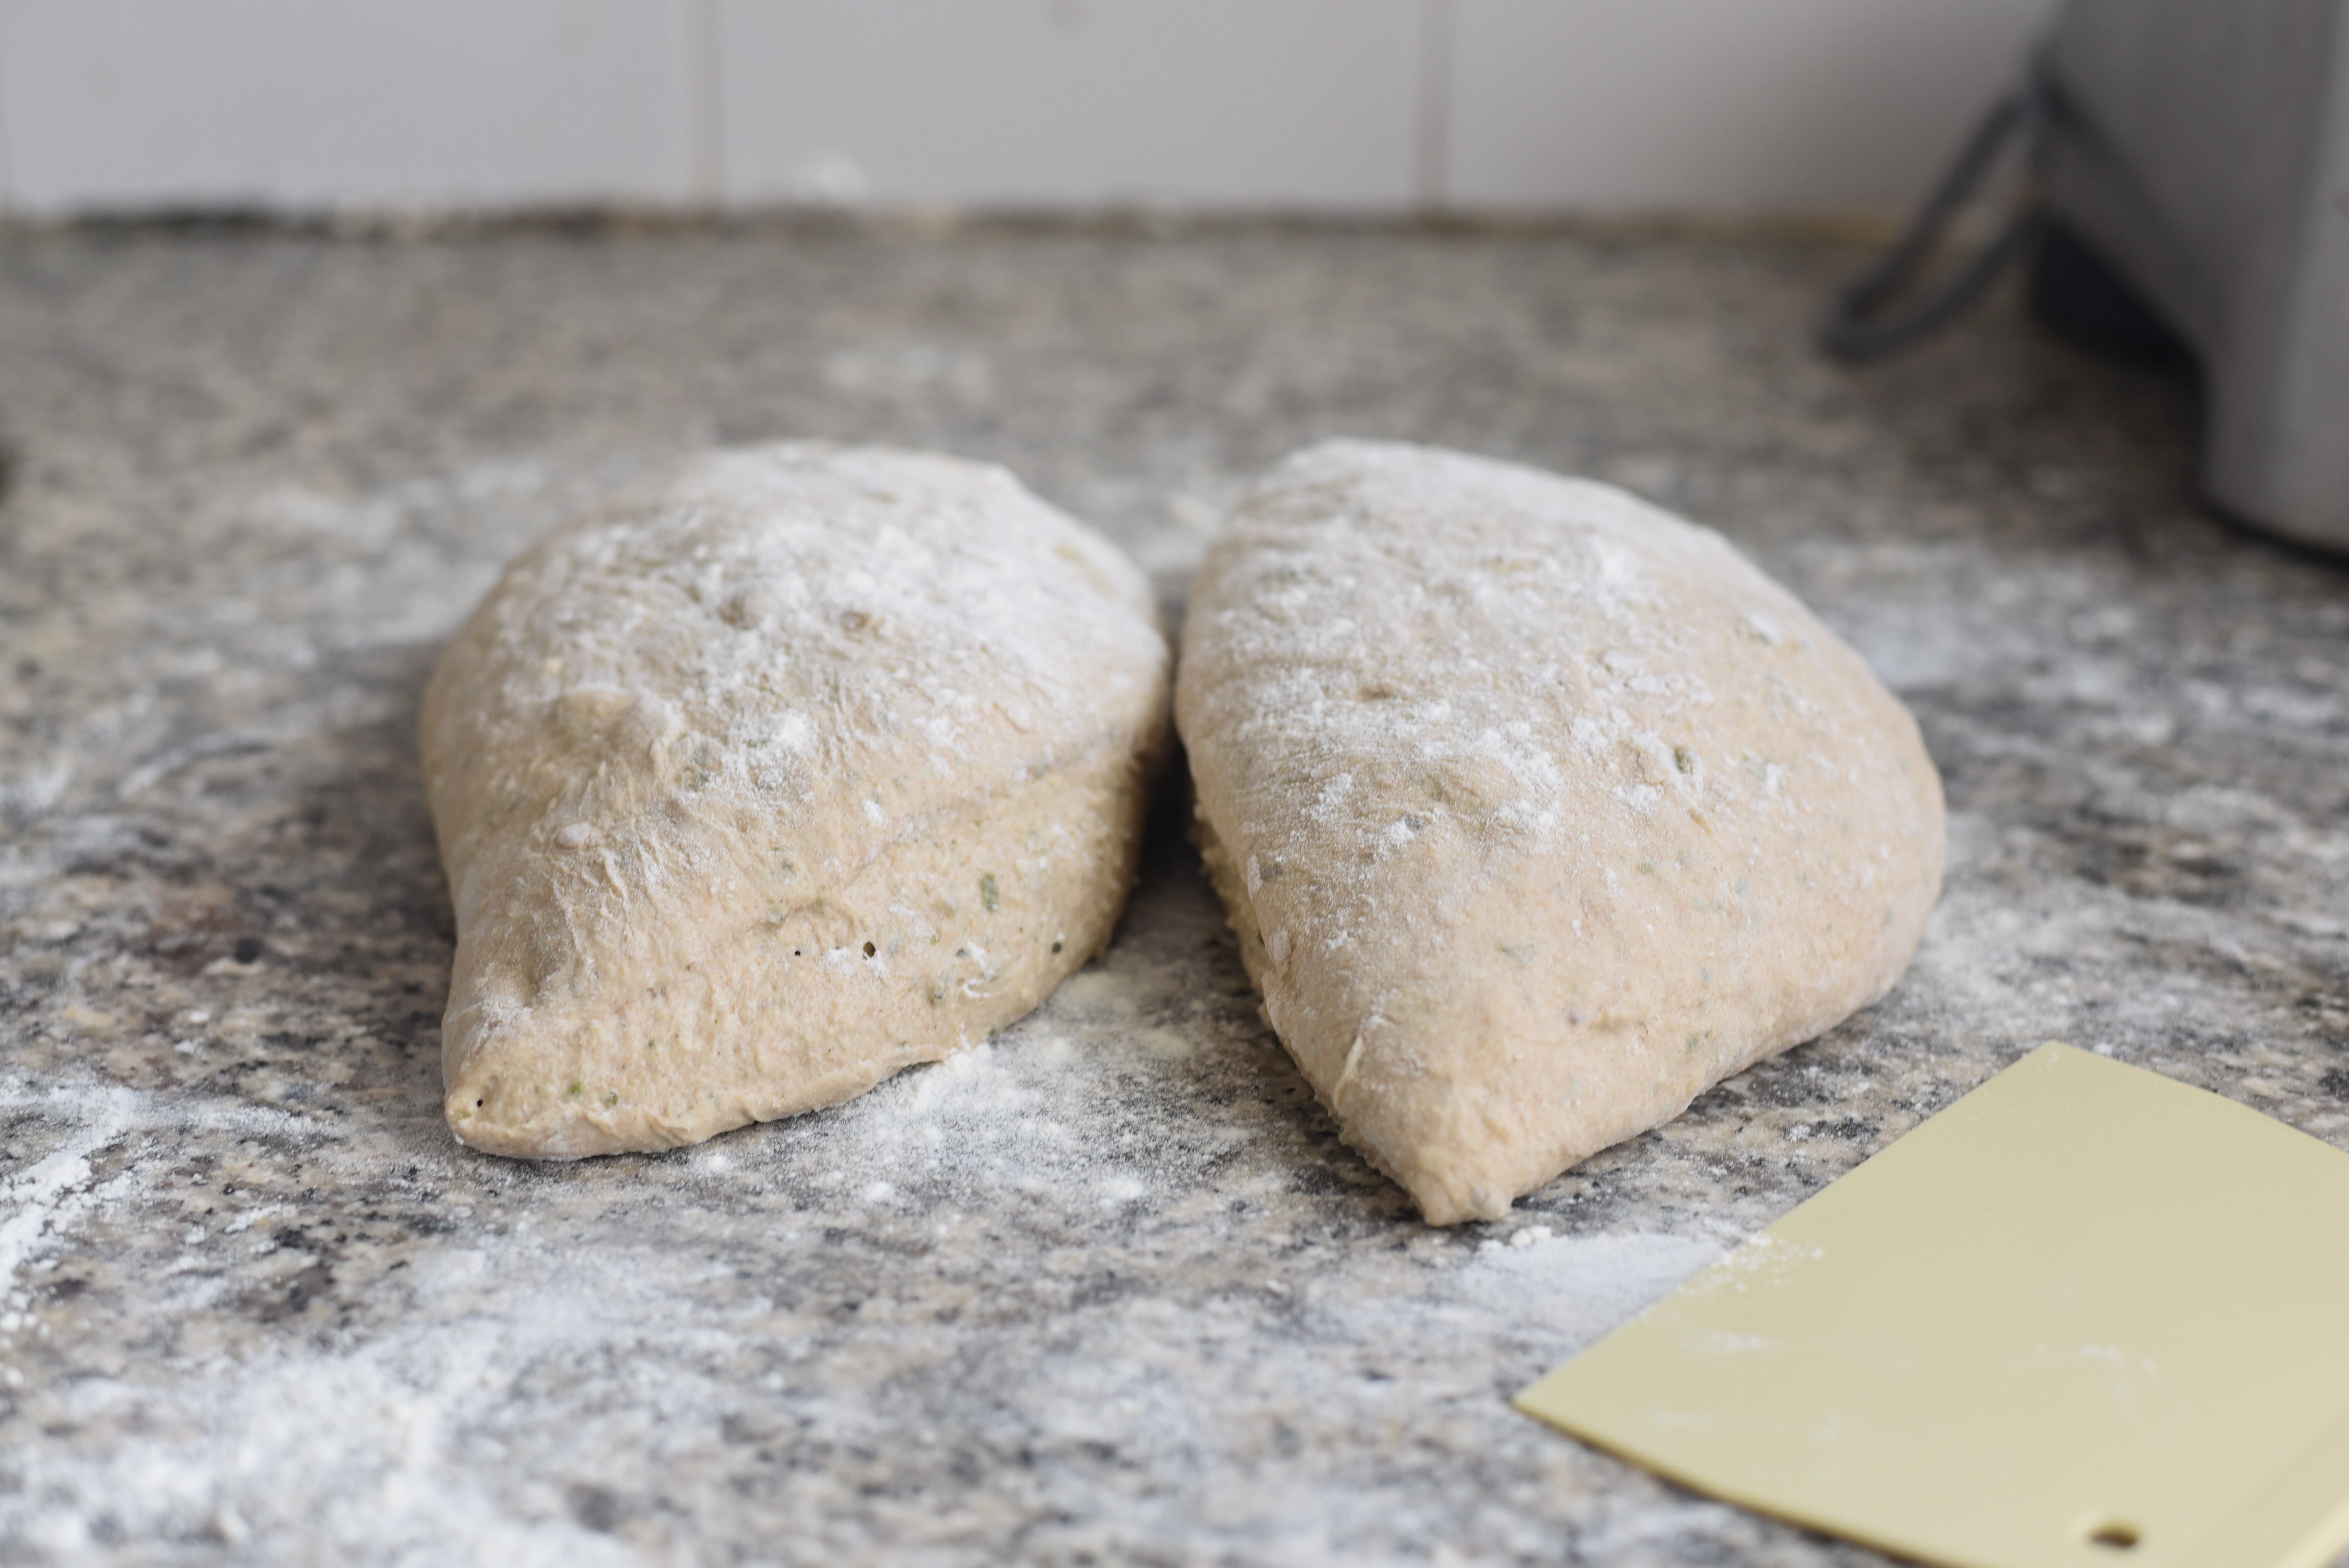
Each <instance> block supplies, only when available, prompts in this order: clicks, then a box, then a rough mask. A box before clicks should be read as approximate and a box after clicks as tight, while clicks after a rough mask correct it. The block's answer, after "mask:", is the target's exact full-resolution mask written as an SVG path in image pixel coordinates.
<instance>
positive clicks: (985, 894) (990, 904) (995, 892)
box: [978, 872, 1003, 914]
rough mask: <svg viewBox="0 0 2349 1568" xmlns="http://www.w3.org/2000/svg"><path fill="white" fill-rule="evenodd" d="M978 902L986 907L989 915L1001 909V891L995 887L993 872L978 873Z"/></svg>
mask: <svg viewBox="0 0 2349 1568" xmlns="http://www.w3.org/2000/svg"><path fill="white" fill-rule="evenodd" d="M978 902H979V903H983V904H985V905H987V912H988V913H989V914H992V913H995V912H996V911H997V910H999V909H1001V908H1002V907H1003V890H1002V889H1001V888H999V887H998V886H996V885H995V873H994V872H979V873H978Z"/></svg>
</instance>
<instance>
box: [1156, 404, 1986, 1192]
mask: <svg viewBox="0 0 2349 1568" xmlns="http://www.w3.org/2000/svg"><path fill="white" fill-rule="evenodd" d="M1175 708H1176V716H1177V723H1178V725H1179V727H1180V728H1181V731H1182V735H1183V738H1184V740H1185V744H1186V745H1187V746H1188V748H1189V749H1190V757H1191V767H1192V770H1193V774H1194V776H1195V782H1196V784H1197V789H1198V817H1199V824H1198V832H1199V837H1200V840H1201V843H1202V848H1203V850H1204V851H1205V854H1206V862H1207V867H1208V871H1209V872H1210V874H1211V875H1212V876H1213V878H1214V879H1215V882H1216V888H1217V889H1218V890H1219V891H1220V892H1221V893H1222V895H1223V898H1224V901H1225V903H1226V906H1227V908H1228V909H1229V911H1230V914H1231V920H1232V924H1233V927H1234V929H1235V930H1236V931H1237V933H1238V934H1239V938H1240V948H1241V953H1242V955H1243V956H1244V958H1245V960H1246V962H1247V969H1248V973H1249V975H1251V976H1252V977H1253V978H1254V980H1255V981H1256V984H1257V988H1258V990H1260V991H1261V992H1262V994H1263V995H1264V1006H1265V1014H1266V1016H1267V1017H1268V1019H1269V1020H1270V1022H1271V1024H1272V1026H1273V1027H1274V1028H1275V1029H1276V1030H1277V1031H1278V1033H1279V1036H1280V1038H1281V1041H1282V1043H1283V1044H1284V1045H1286V1046H1287V1047H1288V1051H1289V1054H1290V1055H1291V1056H1293V1057H1296V1059H1297V1063H1298V1066H1299V1068H1302V1069H1303V1071H1304V1074H1305V1076H1306V1078H1308V1079H1309V1080H1310V1081H1311V1083H1312V1085H1313V1087H1314V1088H1315V1090H1316V1091H1317V1092H1318V1093H1319V1095H1320V1097H1321V1099H1322V1100H1323V1102H1324V1103H1326V1104H1327V1105H1328V1106H1329V1107H1330V1110H1331V1112H1332V1113H1333V1114H1334V1115H1335V1116H1336V1118H1337V1119H1338V1121H1339V1123H1340V1126H1341V1127H1343V1128H1344V1130H1345V1132H1346V1136H1347V1138H1348V1140H1350V1142H1352V1143H1353V1144H1354V1145H1355V1146H1356V1147H1358V1148H1359V1149H1361V1150H1362V1151H1363V1153H1364V1154H1366V1155H1367V1156H1368V1157H1369V1158H1370V1159H1371V1161H1372V1162H1373V1163H1375V1164H1376V1165H1378V1166H1379V1168H1380V1169H1381V1170H1383V1171H1386V1172H1387V1173H1388V1174H1390V1175H1391V1176H1392V1177H1393V1178H1394V1179H1395V1180H1396V1181H1399V1182H1401V1183H1402V1185H1403V1186H1404V1187H1405V1188H1406V1189H1408V1190H1409V1191H1410V1193H1411V1195H1412V1197H1413V1200H1415V1201H1416V1202H1417V1203H1418V1204H1419V1207H1420V1209H1421V1211H1422V1212H1423V1213H1424V1214H1425V1215H1426V1216H1427V1218H1428V1219H1429V1220H1430V1221H1431V1222H1434V1223H1437V1224H1449V1223H1452V1222H1455V1221H1460V1220H1467V1219H1491V1218H1495V1217H1497V1216H1498V1215H1500V1214H1502V1213H1503V1212H1506V1210H1507V1208H1508V1206H1509V1204H1510V1202H1511V1201H1512V1200H1513V1199H1514V1198H1516V1196H1517V1195H1518V1194H1519V1193H1522V1192H1525V1191H1529V1190H1531V1189H1532V1188H1534V1187H1537V1186H1539V1185H1540V1184H1541V1183H1542V1182H1544V1181H1547V1180H1549V1179H1550V1178H1551V1177H1552V1176H1555V1175H1557V1173H1558V1172H1559V1171H1563V1170H1565V1169H1566V1168H1567V1167H1568V1166H1570V1165H1572V1164H1574V1163H1575V1162H1576V1161H1579V1160H1582V1159H1583V1158H1585V1157H1586V1156H1588V1155H1589V1154H1591V1153H1594V1152H1595V1151H1597V1150H1601V1149H1604V1148H1606V1147H1607V1146H1608V1145H1609V1144H1612V1143H1615V1142H1618V1141H1619V1140H1623V1139H1626V1138H1629V1137H1631V1136H1632V1135H1633V1134H1635V1133H1638V1132H1640V1131H1642V1130H1645V1129H1648V1128H1651V1127H1654V1126H1656V1125H1657V1124H1658V1123H1660V1122H1662V1121H1666V1120H1669V1119H1671V1118H1672V1117H1674V1116H1676V1115H1678V1114H1679V1113H1680V1112H1681V1111H1682V1109H1684V1108H1686V1106H1687V1105H1688V1102H1689V1101H1690V1100H1691V1099H1692V1098H1694V1097H1695V1096H1696V1095H1697V1094H1698V1093H1700V1092H1701V1091H1702V1090H1703V1089H1704V1088H1707V1087H1708V1086H1709V1085H1711V1084H1713V1083H1715V1082H1717V1081H1718V1080H1720V1079H1721V1078H1725V1077H1726V1076H1728V1075H1729V1074H1731V1073H1733V1072H1735V1071H1737V1070H1738V1069H1739V1068H1743V1067H1744V1066H1746V1065H1747V1064H1748V1063H1750V1062H1753V1061H1755V1060H1758V1059H1759V1058H1761V1057H1765V1056H1768V1055H1770V1054H1771V1053H1773V1052H1775V1051H1779V1050H1783V1049H1784V1048H1785V1047H1788V1046H1790V1045H1793V1044H1795V1042H1797V1041H1800V1040H1806V1039H1809V1038H1811V1037H1813V1036H1816V1035H1817V1034H1818V1033H1819V1032H1820V1031H1822V1030H1824V1029H1826V1028H1827V1027H1829V1026H1832V1025H1834V1024H1835V1023H1836V1022H1837V1020H1839V1019H1841V1018H1843V1017H1844V1016H1846V1015H1847V1014H1849V1013H1850V1012H1852V1011H1853V1010H1854V1009H1855V1008H1857V1007H1862V1006H1867V1005H1868V1003H1870V1002H1872V1001H1874V1000H1875V999H1876V998H1878V996H1881V995H1883V994H1884V993H1885V992H1886V991H1887V990H1889V988H1890V987H1891V985H1892V984H1893V982H1894V981H1895V980H1896V979H1897V978H1898V977H1899V975H1900V972H1901V970H1902V968H1903V967H1904V966H1905V965H1907V963H1908V961H1909V955H1910V954H1912V953H1913V952H1914V951H1915V949H1916V946H1917V943H1918V940H1919V938H1920V935H1921V934H1923V931H1924V926H1925V918H1926V916H1927V914H1928V913H1930V911H1931V909H1932V906H1933V902H1934V899H1935V898H1936V897H1937V896H1938V894H1939V892H1940V880H1941V858H1942V809H1941V788H1940V778H1939V776H1938V775H1937V774H1936V773H1935V772H1934V769H1933V764H1932V761H1931V759H1930V758H1928V757H1927V756H1926V754H1925V748H1924V746H1923V744H1922V742H1921V741H1920V738H1919V737H1918V733H1917V726H1916V724H1915V722H1914V721H1913V720H1912V719H1911V718H1910V717H1909V714H1908V712H1907V710H1905V709H1904V708H1902V707H1901V706H1900V704H1899V702H1898V701H1897V700H1895V699H1894V698H1893V697H1892V696H1891V695H1890V694H1889V693H1888V692H1887V691H1886V690H1885V689H1884V687H1883V686H1881V685H1879V684H1878V682H1877V680H1876V678H1875V677H1874V676H1872V675H1870V674H1869V672H1868V667H1867V665H1864V664H1863V663H1862V662H1861V661H1860V659H1859V657H1858V656H1857V655H1855V654H1854V653H1853V652H1852V651H1851V650H1850V649H1849V648H1848V647H1846V646H1845V645H1843V644H1842V643H1840V642H1838V641H1837V639H1836V637H1835V636H1834V634H1831V633H1830V632H1828V631H1827V629H1826V627H1825V626H1823V625H1821V624H1819V622H1818V621H1817V620H1816V618H1814V617H1813V616H1812V615H1811V614H1810V613H1809V612H1808V611H1807V610H1806V609H1805V608H1804V607H1803V606H1802V604H1801V603H1798V602H1797V601H1796V600H1795V598H1794V597H1793V596H1792V595H1791V594H1789V593H1786V592H1785V590H1784V589H1782V588H1780V587H1778V586H1777V584H1775V583H1772V582H1771V581H1770V580H1769V579H1768V578H1766V577H1764V575H1763V574H1762V573H1760V572H1759V571H1757V570H1755V569H1754V566H1753V565H1752V564H1751V563H1750V562H1747V561H1746V560H1745V559H1744V557H1743V556H1741V555H1739V554H1738V553H1737V552H1736V551H1735V550H1733V548H1731V547H1730V545H1729V544H1728V543H1727V542H1725V541H1723V539H1722V538H1721V536H1720V535H1718V534H1716V533H1714V532H1713V531H1711V530H1709V529H1703V528H1699V527H1696V526H1695V525H1693V524H1691V523H1688V522H1684V521H1681V520H1680V519H1678V518H1675V517H1672V516H1671V515H1670V514H1668V513H1666V512H1663V511H1658V510H1657V509H1656V508H1654V507H1651V506H1648V505H1646V504H1644V503H1642V502H1640V501H1639V500H1635V499H1633V498H1632V497H1630V496H1629V495H1626V494H1624V493H1623V492H1622V491H1620V490H1614V489H1612V488H1610V487H1609V486H1606V485H1600V484H1594V483H1590V482H1588V481H1585V480H1568V479H1561V478H1558V477H1557V476H1556V475H1552V474H1547V473H1542V472H1538V471H1537V470H1534V469H1525V468H1519V467H1516V466H1514V465H1511V464H1506V463H1500V462H1493V461H1488V460H1485V459H1477V458H1472V457H1466V456H1463V455H1460V454H1456V453H1451V452H1444V451H1440V450H1436V449H1429V448H1420V447H1409V446H1394V445H1374V444H1368V443H1361V442H1350V441H1340V442H1330V443H1329V444H1326V445H1322V446H1318V447H1314V448H1311V449H1308V450H1306V451H1303V452H1299V453H1298V454H1296V455H1295V456H1293V457H1291V458H1289V459H1288V460H1287V461H1286V462H1284V463H1282V464H1281V465H1280V467H1279V468H1278V469H1275V470H1274V471H1273V473H1272V474H1271V475H1270V476H1269V477H1268V478H1267V479H1266V480H1264V481H1263V482H1262V484H1261V485H1259V486H1258V487H1257V489H1256V490H1255V491H1254V492H1253V493H1252V494H1251V495H1250V496H1249V497H1248V498H1247V500H1244V501H1243V502H1242V503H1241V505H1240V506H1239V508H1238V509H1237V513H1236V515H1235V517H1234V519H1233V521H1232V524H1231V528H1230V531H1228V533H1227V534H1226V536H1225V537H1224V538H1222V539H1221V540H1220V541H1218V542H1217V543H1216V547H1215V548H1214V549H1213V551H1212V552H1210V553H1209V555H1208V557H1207V561H1206V565H1205V567H1204V569H1203V570H1202V572H1201V573H1200V575H1199V579H1198V582H1197V583H1196V585H1195V587H1194V588H1193V590H1192V595H1191V608H1190V614H1189V618H1188V620H1187V622H1186V624H1185V629H1184V636H1183V658H1182V665H1181V676H1180V679H1179V681H1178V683H1177V691H1176V697H1175Z"/></svg>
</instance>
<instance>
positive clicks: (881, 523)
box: [423, 446, 1167, 1158]
mask: <svg viewBox="0 0 2349 1568" xmlns="http://www.w3.org/2000/svg"><path fill="white" fill-rule="evenodd" d="M1166 685H1167V647H1166V642H1165V638H1164V634H1162V633H1161V631H1160V629H1159V625H1158V621H1157V613H1156V609H1155V606H1154V601H1153V599H1152V596H1151V593H1150V590H1149V587H1148V584H1147V582H1146V580H1145V579H1144V578H1143V575H1142V573H1140V572H1139V571H1138V570H1137V569H1136V568H1135V567H1134V566H1133V563H1132V562H1129V561H1127V560H1126V559H1125V558H1124V557H1123V555H1121V554H1120V553H1118V552H1117V551H1116V550H1115V549H1113V548H1112V547H1111V546H1110V545H1109V544H1107V543H1106V542H1103V541H1102V540H1101V539H1100V538H1098V537H1097V536H1095V535H1094V534H1093V533H1092V532H1090V531H1087V530H1086V529H1084V528H1082V527H1081V526H1079V525H1078V524H1077V523H1075V522H1073V521H1071V520H1070V519H1069V518H1067V517H1065V516H1063V515H1062V514H1061V513H1060V512H1058V511H1054V510H1053V509H1052V508H1051V507H1050V506H1047V505H1045V504H1044V503H1043V502H1042V501H1040V500H1037V499H1036V498H1035V497H1034V496H1032V495H1030V494H1029V493H1028V492H1027V491H1026V490H1023V489H1021V488H1020V486H1019V483H1018V482H1017V481H1016V480H1013V479H1012V478H1011V476H1010V475H1009V474H1007V473H1005V472H1004V471H1003V470H1002V469H996V468H987V467H981V466H978V465H976V464H971V463H966V462H958V461H955V460H953V459H947V458H940V457H931V456H925V455H921V454H917V453H911V452H899V451H888V450H880V449H853V448H845V449H843V448H832V447H823V446H773V447H761V448H756V449H744V450H736V451H720V452H716V453H712V454H710V455H709V456H706V457H703V458H700V459H696V460H694V461H691V462H688V463H687V464H685V465H684V466H683V467H682V468H680V469H677V470H676V471H675V472H674V473H673V474H672V475H671V476H670V477H669V478H668V479H667V480H666V481H665V482H663V483H660V484H658V485H657V486H654V487H651V488H648V489H646V490H640V491H637V492H635V493H633V494H630V495H628V496H626V497H623V498H621V499H618V500H614V501H612V502H611V503H609V504H608V505H606V506H605V507H603V508H602V509H600V510H598V511H591V512H590V513H588V514H587V515H586V516H584V517H582V518H580V519H578V520H577V521H574V522H572V523H570V524H569V525H567V526H565V527H564V528H563V529H561V530H559V531H556V532H555V533H554V534H552V535H550V536H549V537H548V538H546V539H545V540H543V541H542V542H540V543H539V544H537V545H536V546H535V547H534V548H533V549H532V550H531V551H530V552H528V553H527V554H525V555H523V557H522V558H521V559H520V560H519V561H517V562H515V563H514V564H513V566H512V568H511V569H510V570H509V571H508V572H507V573H506V575H505V578H504V580H503V581H502V582H501V583H499V584H498V585H497V587H496V588H495V589H494V590H493V591H492V593H490V596H489V597H488V599H486V600H485V601H484V602H483V603H482V604H481V608H480V609H479V610H477V611H476V612H475V613H474V614H473V617H472V619H471V621H470V622H468V623H467V624H466V625H465V627H464V629H463V630H461V631H460V632H459V633H458V634H457V636H456V638H455V640H454V641H452V642H451V643H450V645H449V648H448V651H447V652H446V653H445V654H444V655H442V657H441V660H440V668H439V669H438V670H437V671H436V672H435V673H434V675H433V677H432V682H431V686H430V687H429V690H428V691H427V693H426V696H425V704H424V726H423V740H424V767H425V780H426V785H427V788H428V789H429V793H430V797H431V805H432V817H433V821H434V824H435V825H436V827H437V828H438V830H439V832H440V846H441V856H442V860H443V861H444V863H445V864H446V866H447V869H448V873H449V885H450V892H451V893H452V895H453V897H454V900H455V903H456V913H457V956H456V966H455V974H454V975H453V977H452V980H451V984H450V996H449V1013H448V1019H447V1022H446V1024H445V1026H444V1028H443V1035H442V1038H443V1041H444V1045H443V1047H442V1048H443V1057H442V1065H443V1070H444V1073H445V1078H446V1082H447V1087H448V1113H449V1121H450V1126H451V1127H453V1128H454V1129H455V1130H456V1132H457V1135H458V1137H460V1138H461V1139H462V1140H464V1141H465V1142H467V1143H470V1144H471V1145H472V1146H473V1147H475V1148H477V1149H485V1150H492V1151H493V1152H496V1153H501V1154H523V1155H538V1156H551V1157H556V1158H568V1157H572V1156H576V1155H584V1154H599V1153H605V1152H610V1151H613V1150H629V1149H636V1150H652V1149H667V1148H671V1147H673V1146H675V1145H678V1144H682V1143H691V1142H694V1141H696V1140H699V1139H704V1138H708V1137H709V1136H710V1135H711V1134H713V1133H717V1132H721V1131H724V1130H726V1129H728V1128H730V1127H739V1126H740V1125H742V1124H743V1123H745V1122H749V1121H764V1120H768V1119H772V1118H775V1117H780V1116H788V1115H791V1114H792V1113H793V1112H794V1111H802V1110H807V1109H812V1108H814V1107H817V1106H823V1105H830V1104H832V1103H833V1102H835V1101H838V1100H842V1099H847V1098H848V1097H850V1096H851V1095H854V1094H856V1093H858V1092H860V1091H862V1090H864V1089H866V1088H871V1087H872V1086H873V1085H874V1084H875V1083H878V1082H879V1081H880V1080H881V1079H883V1078H887V1077H888V1076H889V1075H890V1074H892V1073H895V1072H896V1071H897V1070H898V1069H899V1068H904V1067H906V1066H908V1065H909V1064H911V1063H914V1062H920V1061H928V1060H933V1059H936V1058H937V1057H943V1056H945V1055H946V1054H947V1052H949V1051H952V1050H954V1049H955V1048H956V1047H957V1046H960V1045H964V1044H967V1043H969V1042H971V1041H973V1040H976V1039H978V1037H982V1036H984V1035H985V1034H986V1033H987V1032H988V1030H990V1029H995V1028H999V1027H1000V1026H1003V1025H1005V1024H1008V1023H1009V1022H1010V1021H1011V1020H1013V1019H1015V1018H1017V1017H1019V1016H1021V1015H1022V1014H1024V1013H1027V1012H1028V1011H1029V1010H1030V1009H1031V1008H1033V1007H1034V1006H1036V1005H1037V1004H1038V1003H1039V1002H1040V1001H1041V1000H1042V999H1043V998H1044V997H1045V996H1046V995H1049V994H1050V991H1051V989H1052V987H1053V986H1054V985H1058V984H1059V983H1060V981H1061V979H1062V978H1063V977H1064V976H1066V975H1068V974H1070V972H1071V971H1072V970H1074V969H1076V968H1077V967H1078V966H1079V965H1081V964H1083V963H1084V962H1085V961H1086V960H1087V959H1088V958H1090V957H1092V955H1093V954H1095V953H1096V952H1098V951H1099V950H1100V949H1101V948H1102V945H1103V944H1105V943H1107V942H1108V940H1109V936H1110V932H1111V928H1112V925H1113V924H1114V923H1115V922H1116V919H1117V915H1118V912H1119V910H1120V908H1121V907H1122V906H1123V903H1124V901H1125V894H1126V892H1127V890H1128V889H1129V888H1130V887H1131V886H1132V883H1133V872H1134V862H1135V857H1136V853H1137V851H1138V847H1139V843H1140V840H1141V832H1142V821H1143V811H1144V808H1145V805H1146V799H1145V797H1146V794H1147V790H1148V787H1149V783H1150V780H1151V776H1152V773H1153V770H1154V765H1155V763H1156V761H1157V759H1158V758H1160V757H1161V755H1162V754H1163V752H1164V748H1165V745H1166V739H1167V737H1166V720H1165V707H1166Z"/></svg>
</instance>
